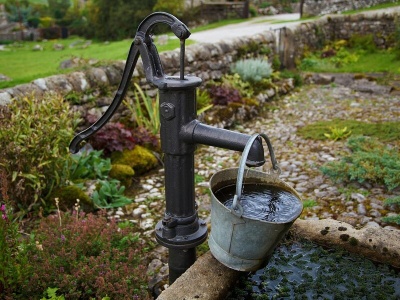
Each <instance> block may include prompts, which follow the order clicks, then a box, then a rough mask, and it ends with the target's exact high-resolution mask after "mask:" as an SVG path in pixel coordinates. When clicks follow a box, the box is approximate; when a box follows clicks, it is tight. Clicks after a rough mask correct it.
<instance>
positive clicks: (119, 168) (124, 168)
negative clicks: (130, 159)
mask: <svg viewBox="0 0 400 300" xmlns="http://www.w3.org/2000/svg"><path fill="white" fill-rule="evenodd" d="M134 175H135V171H134V170H133V168H132V167H131V166H128V165H121V164H114V165H111V170H110V173H108V176H109V177H111V178H114V179H117V180H119V181H120V182H121V183H122V185H124V186H125V187H129V186H130V185H131V184H132V177H133V176H134Z"/></svg>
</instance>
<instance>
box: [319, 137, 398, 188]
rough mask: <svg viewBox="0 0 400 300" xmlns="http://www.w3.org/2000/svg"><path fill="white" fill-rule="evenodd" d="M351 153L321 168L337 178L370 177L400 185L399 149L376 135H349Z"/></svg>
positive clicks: (377, 181) (346, 179)
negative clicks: (375, 137) (350, 136)
mask: <svg viewBox="0 0 400 300" xmlns="http://www.w3.org/2000/svg"><path fill="white" fill-rule="evenodd" d="M347 147H348V148H349V149H350V151H351V153H349V154H348V155H344V156H343V157H342V159H341V161H339V162H336V161H334V162H328V163H327V164H325V165H324V166H323V167H322V168H321V170H322V172H323V173H324V174H326V175H328V176H329V177H331V178H332V179H334V180H337V181H344V182H349V181H358V182H360V183H363V182H365V181H371V182H374V183H378V184H383V185H385V186H386V187H387V188H388V189H389V190H393V189H395V188H397V187H399V186H400V155H399V152H398V149H396V148H391V147H388V146H386V145H385V144H382V143H381V142H379V141H378V140H377V139H374V138H369V137H364V136H355V137H352V138H349V139H348V141H347Z"/></svg>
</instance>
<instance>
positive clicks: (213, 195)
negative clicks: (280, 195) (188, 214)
mask: <svg viewBox="0 0 400 300" xmlns="http://www.w3.org/2000/svg"><path fill="white" fill-rule="evenodd" d="M238 169H239V168H238V167H233V168H227V169H223V170H220V171H217V172H216V173H214V174H213V175H212V176H211V177H210V180H209V189H210V192H211V194H212V198H214V199H215V201H216V202H217V203H218V204H219V205H220V206H221V207H223V208H224V209H225V210H227V211H228V212H230V213H231V214H232V215H234V216H236V217H237V218H243V219H247V220H251V221H258V222H263V223H267V224H279V225H284V224H288V223H293V222H294V221H295V220H296V219H297V218H298V217H299V216H300V215H301V213H302V211H303V208H304V207H303V200H302V198H301V196H300V195H299V193H298V192H297V191H296V190H295V189H294V188H293V187H292V186H290V185H289V184H287V183H286V182H285V181H283V180H282V179H280V178H279V177H276V176H275V178H277V180H278V181H279V183H281V184H282V185H283V186H284V187H282V186H279V187H281V188H283V189H285V190H286V191H287V192H290V193H292V194H293V195H294V196H295V197H296V199H297V201H298V203H299V204H300V207H299V209H298V210H296V211H295V213H294V214H293V217H292V218H290V219H288V220H286V221H284V222H274V221H266V220H262V219H257V218H251V217H246V216H244V215H242V216H237V215H236V214H234V213H232V212H231V210H230V209H228V208H227V207H226V206H225V205H224V204H223V203H221V201H219V200H218V198H217V197H216V196H215V193H214V191H213V185H212V181H213V180H215V176H218V175H219V176H221V173H223V172H233V173H237V170H238ZM250 172H254V173H258V174H264V175H268V176H271V174H268V173H265V172H261V171H259V170H254V169H250ZM272 176H274V175H272ZM230 180H232V183H233V184H234V183H235V179H234V178H232V179H229V180H227V181H230ZM244 184H246V183H244ZM270 185H272V186H274V184H273V183H271V184H270Z"/></svg>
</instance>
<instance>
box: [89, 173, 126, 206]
mask: <svg viewBox="0 0 400 300" xmlns="http://www.w3.org/2000/svg"><path fill="white" fill-rule="evenodd" d="M98 185H99V188H98V189H97V190H96V191H94V192H93V195H92V199H93V202H94V204H95V206H96V207H98V208H113V207H120V206H124V205H127V204H130V203H132V199H129V198H127V197H125V196H124V191H125V187H124V186H120V182H119V181H118V180H115V179H111V180H100V181H99V183H98Z"/></svg>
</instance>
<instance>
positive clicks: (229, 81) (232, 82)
mask: <svg viewBox="0 0 400 300" xmlns="http://www.w3.org/2000/svg"><path fill="white" fill-rule="evenodd" d="M221 81H222V83H221V84H222V85H223V86H226V87H230V88H233V89H236V90H238V91H239V93H240V96H242V97H244V98H251V97H253V96H254V91H253V88H252V86H251V84H250V83H249V82H245V81H243V80H242V79H241V78H240V76H239V74H232V75H230V74H225V75H224V76H222V78H221Z"/></svg>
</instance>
